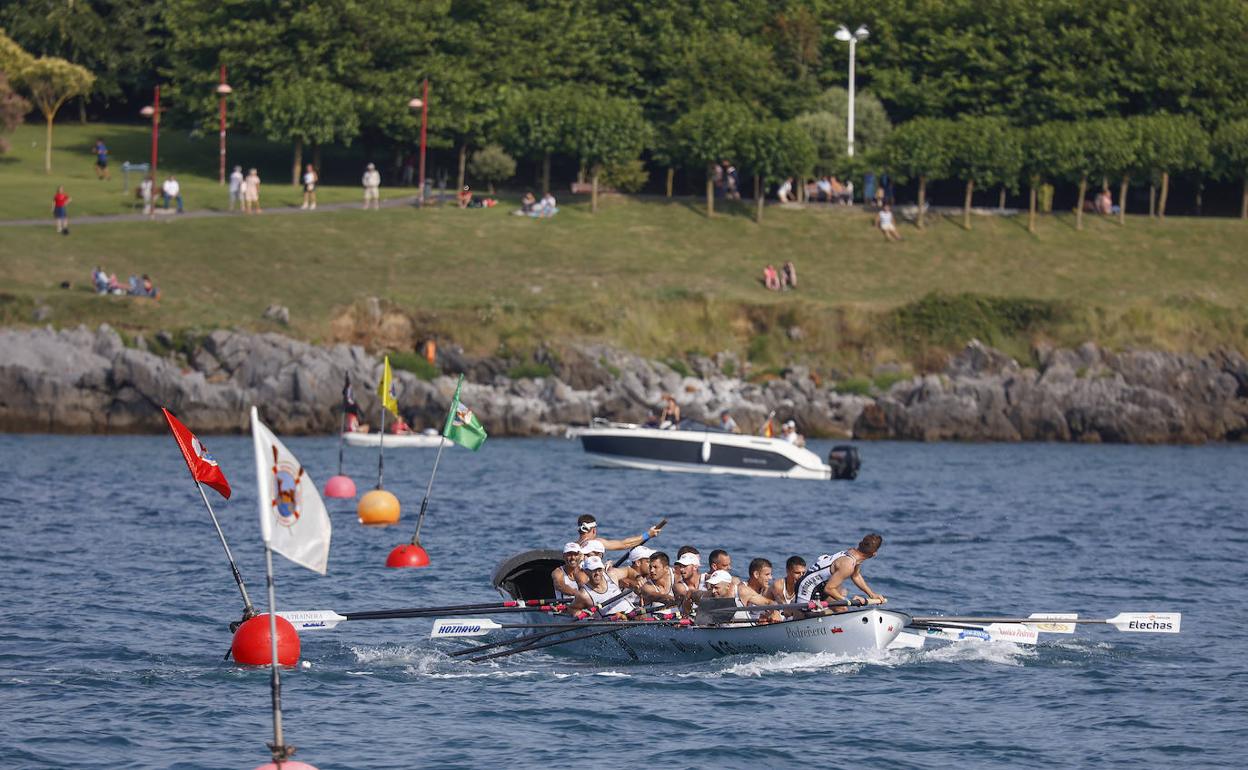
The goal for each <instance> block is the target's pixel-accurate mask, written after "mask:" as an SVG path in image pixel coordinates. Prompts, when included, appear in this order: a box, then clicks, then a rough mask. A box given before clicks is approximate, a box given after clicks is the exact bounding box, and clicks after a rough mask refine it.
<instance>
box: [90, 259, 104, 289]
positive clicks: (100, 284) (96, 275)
mask: <svg viewBox="0 0 1248 770" xmlns="http://www.w3.org/2000/svg"><path fill="white" fill-rule="evenodd" d="M91 283H92V284H93V285H94V286H95V293H96V294H107V293H108V273H105V272H104V268H102V267H100V266H99V265H96V266H95V269H94V270H92V271H91Z"/></svg>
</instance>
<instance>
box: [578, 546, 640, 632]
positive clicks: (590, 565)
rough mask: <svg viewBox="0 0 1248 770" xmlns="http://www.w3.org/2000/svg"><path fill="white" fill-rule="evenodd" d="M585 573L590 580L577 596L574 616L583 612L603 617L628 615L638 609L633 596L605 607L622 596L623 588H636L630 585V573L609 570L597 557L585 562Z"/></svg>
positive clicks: (613, 569) (621, 570)
mask: <svg viewBox="0 0 1248 770" xmlns="http://www.w3.org/2000/svg"><path fill="white" fill-rule="evenodd" d="M582 566H583V567H584V569H585V572H586V573H588V575H589V580H587V581H585V584H584V586H583V587H582V588H581V590H580V591H578V592H577V594H576V601H574V602H573V603H572V612H573V614H575V613H577V612H579V611H581V610H592V611H594V612H596V613H598V614H600V615H602V616H603V617H610V616H617V615H626V614H627V613H629V612H632V611H633V609H635V608H636V606H637V605H635V604H634V603H633V601H632V598H631V596H626V597H624V598H622V599H620V600H619V601H614V602H610V604H608V605H607V606H603V605H604V604H605V603H607V602H608V601H610V600H612V599H615V597H617V596H619V595H620V592H621V590H623V588H635V587H636V586H635V585H628V583H630V580H629V577H628V572H629V571H626V570H623V569H616V568H614V567H612V568H611V569H608V568H607V566H606V565H605V564H603V563H602V559H600V558H598V557H597V556H591V557H589V558H588V559H586V560H585V563H584V564H583V565H582Z"/></svg>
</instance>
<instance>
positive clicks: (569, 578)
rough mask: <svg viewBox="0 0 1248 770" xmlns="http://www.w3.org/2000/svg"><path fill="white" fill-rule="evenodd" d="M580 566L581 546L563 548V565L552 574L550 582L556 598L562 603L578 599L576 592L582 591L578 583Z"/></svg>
mask: <svg viewBox="0 0 1248 770" xmlns="http://www.w3.org/2000/svg"><path fill="white" fill-rule="evenodd" d="M580 566H581V547H580V545H578V544H576V543H568V544H567V545H565V546H564V547H563V564H561V565H559V566H558V567H555V569H554V571H553V572H551V573H550V580H551V582H552V583H553V584H554V587H555V598H556V599H558V600H559V601H560V602H564V603H567V602H571V601H574V600H575V599H576V592H577V591H579V590H581V589H580V586H578V585H577V583H576V581H577V573H578V572H579V571H580Z"/></svg>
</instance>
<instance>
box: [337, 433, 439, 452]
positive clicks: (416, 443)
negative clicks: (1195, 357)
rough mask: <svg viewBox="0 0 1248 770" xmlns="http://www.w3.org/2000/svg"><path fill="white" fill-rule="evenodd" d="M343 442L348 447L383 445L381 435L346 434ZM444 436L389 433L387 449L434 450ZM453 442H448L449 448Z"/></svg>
mask: <svg viewBox="0 0 1248 770" xmlns="http://www.w3.org/2000/svg"><path fill="white" fill-rule="evenodd" d="M342 440H343V441H344V442H345V443H346V445H347V446H357V447H376V446H378V445H379V444H381V434H380V433H344V434H342ZM441 440H442V436H441V435H440V434H438V433H402V434H395V433H387V434H386V449H433V448H437V446H438V442H439V441H441ZM451 443H452V442H449V441H448V442H447V444H448V446H449V445H450V444H451Z"/></svg>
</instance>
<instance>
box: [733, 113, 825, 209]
mask: <svg viewBox="0 0 1248 770" xmlns="http://www.w3.org/2000/svg"><path fill="white" fill-rule="evenodd" d="M736 143H737V146H738V148H739V156H740V160H741V165H742V166H744V167H745V170H746V171H748V172H750V173H752V174H753V175H754V205H755V214H754V219H755V221H757V222H762V221H763V203H764V201H765V200H766V198H767V187H768V185H769V184H771V183H772V182H778V181H780V180H781V179H783V178H784V177H786V176H788V175H789V174H797V175H804V174H806V173H808V172H809V171H810V168H811V166H813V165H814V163H815V143H814V142H812V141H811V139H810V136H808V135H807V133H806V131H805V130H804V129H803V128H802V127H801V126H799V125H797V123H795V122H787V123H786V122H781V121H779V120H775V119H774V118H773V119H772V120H765V121H761V122H755V123H748V124H746V125H745V127H744V128H743V129H742V132H741V136H740V137H738V138H737V142H736Z"/></svg>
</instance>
